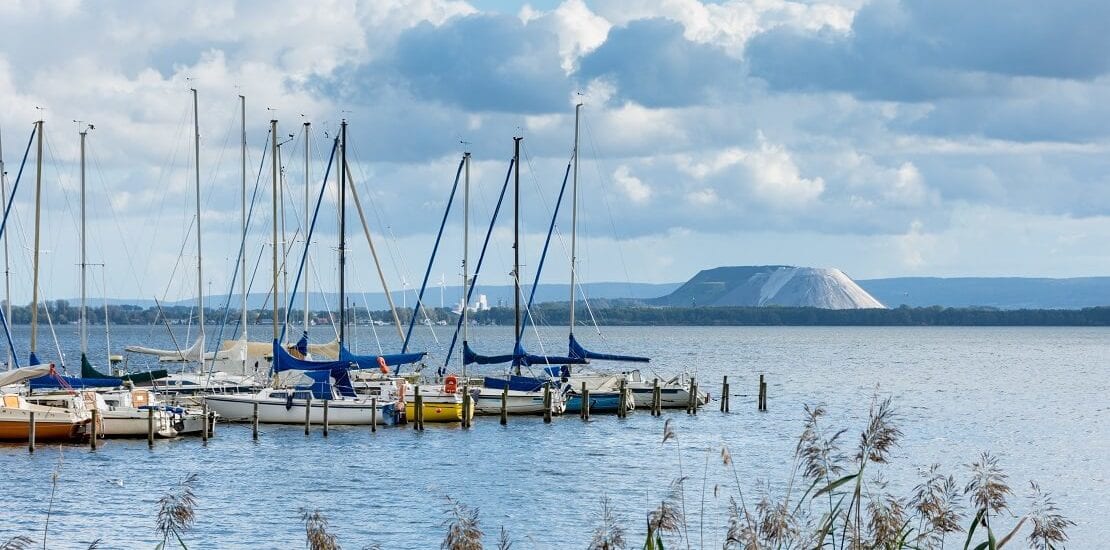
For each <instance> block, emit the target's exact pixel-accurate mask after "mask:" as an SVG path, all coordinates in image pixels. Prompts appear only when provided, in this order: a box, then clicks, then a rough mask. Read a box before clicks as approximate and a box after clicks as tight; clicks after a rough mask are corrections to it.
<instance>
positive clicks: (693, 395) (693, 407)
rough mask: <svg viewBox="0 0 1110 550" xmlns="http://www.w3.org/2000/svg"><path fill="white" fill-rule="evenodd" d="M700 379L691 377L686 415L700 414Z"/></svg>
mask: <svg viewBox="0 0 1110 550" xmlns="http://www.w3.org/2000/svg"><path fill="white" fill-rule="evenodd" d="M697 403H698V379H697V378H694V377H690V398H689V399H687V400H686V414H698V405H697Z"/></svg>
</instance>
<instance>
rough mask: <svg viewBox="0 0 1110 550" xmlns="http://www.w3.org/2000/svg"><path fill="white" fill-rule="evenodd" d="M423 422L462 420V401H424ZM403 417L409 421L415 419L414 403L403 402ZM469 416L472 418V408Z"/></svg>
mask: <svg viewBox="0 0 1110 550" xmlns="http://www.w3.org/2000/svg"><path fill="white" fill-rule="evenodd" d="M423 409H424V411H423V412H424V422H462V419H463V406H462V403H424V404H423ZM405 418H407V419H408V421H409V422H412V421H414V420H415V419H416V403H413V402H412V401H409V402H407V403H405ZM470 418H471V419H473V418H474V408H473V407H471V409H470Z"/></svg>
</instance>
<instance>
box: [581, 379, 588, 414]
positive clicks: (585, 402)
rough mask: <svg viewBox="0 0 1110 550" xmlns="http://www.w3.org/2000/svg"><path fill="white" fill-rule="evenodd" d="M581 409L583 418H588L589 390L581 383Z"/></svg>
mask: <svg viewBox="0 0 1110 550" xmlns="http://www.w3.org/2000/svg"><path fill="white" fill-rule="evenodd" d="M582 411H584V412H585V417H584V419H585V420H589V419H590V390H589V389H587V388H586V384H582Z"/></svg>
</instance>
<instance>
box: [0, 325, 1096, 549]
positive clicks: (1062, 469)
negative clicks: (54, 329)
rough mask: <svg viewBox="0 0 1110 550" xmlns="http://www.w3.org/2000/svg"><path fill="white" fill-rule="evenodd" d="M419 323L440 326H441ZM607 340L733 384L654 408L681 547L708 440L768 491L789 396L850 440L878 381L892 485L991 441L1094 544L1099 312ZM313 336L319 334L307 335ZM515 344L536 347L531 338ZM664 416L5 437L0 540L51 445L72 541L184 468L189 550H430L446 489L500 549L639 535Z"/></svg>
mask: <svg viewBox="0 0 1110 550" xmlns="http://www.w3.org/2000/svg"><path fill="white" fill-rule="evenodd" d="M437 329H438V332H441V333H443V334H439V338H440V341H441V342H444V341H445V340H446V339H449V338H450V335H449V334H447V331H446V330H445V329H443V328H442V327H437ZM254 330H255V332H256V333H257V334H259V335H263V336H264V335H265V334H267V333H268V329H266V327H258V328H257V329H254ZM418 330H419V331H420V332H421V339H422V341H423V347H425V348H427V349H432V350H441V349H442V347H441V345H439V346H437V345H436V344H435V343H434V342H432V341H431V337H430V336H429V335H428V331H427V329H426V328H425V329H418ZM378 331H379V333H380V336H381V337H382V338H386V337H387V331H386V330H384V329H383V328H382V327H379V328H378ZM506 332H510V333H511V330H509V331H506V330H505V329H503V328H495V327H483V328H481V329H477V330H476V331H475V334H473V335H472V338H471V339H472V341H474V342H475V344H474V345H475V347H476V348H477V349H479V350H481V351H486V352H493V351H497V352H503V351H504V350H507V349H508V346H507V345H504V344H503V342H505V340H506V334H505V333H506ZM583 332H588V331H583ZM26 334H27V331H26V327H18V328H17V334H16V336H17V338H18V339H20V340H25V339H26ZM40 334H41V333H40ZM46 334H47V335H49V332H46ZM93 334H94V338H93V340H94V341H93V343H92V345H93V346H94V349H95V350H96V351H97V352H98V353H101V354H103V349H104V343H103V341H102V340H103V338H102V337H99V338H98V337H95V335H97V334H98V331H97V329H94V331H93ZM605 335H606V336H605V341H604V342H602V341H601V340H600V339H599V338H598V337H597V336H596V335H592V337H590V336H591V335H588V334H582V335H581V338H582V339H583V340H585V341H586V342H588V343H587V344H586V345H587V346H588V347H594V348H598V349H599V350H600V349H605V350H613V351H620V352H633V351H635V352H642V353H645V354H648V355H651V356H652V357H653V358H654V361H653V363H652V366H653V367H655V368H657V369H658V370H659V372H660V373H661V374H663V375H666V376H670V375H673V374H674V373H675V372H677V371H679V370H681V369H683V368H686V369H689V370H691V371H693V370H696V371H697V373H698V376H699V378H700V379H701V380H703V381H704V382H703V384H705V385H707V386H709V388H708V389H709V390H710V392H711V393H712V394H713V395H714V400H715V398H716V395H717V394H718V393H719V391H720V380H721V376H722V375H725V374H727V375H728V376H729V379H730V381H731V382H732V388H733V393H734V397H733V400H732V403H733V405H732V408H733V412H732V413H731V414H728V415H723V414H721V413H719V412H717V411H716V402H715V401H714V403H713V404H712V405H711V406H710V407H707V409H705V410H703V412H702V413H701V414H699V415H698V416H696V417H695V416H687V415H686V414H684V413H683V412H682V411H676V412H670V413H665V418H671V419H673V420H674V421H675V423H676V425H677V429H678V432H679V442H680V448H681V460H682V467H683V468H684V469H685V473H687V474H694V476H695V479H696V481H695V482H692V483H691V484H690V485H688V488H687V491H688V493H687V499H688V501H687V502H688V510H689V514H690V519H691V520H692V521H691V524H690V525H691V529H692V530H691V533H690V536H691V538H692V540H693V543H694V546H697V545H698V542H699V540H701V537H702V535H700V534H699V528H698V525H699V520H698V514H697V510H698V509H700V507H701V505H700V501H701V494H702V493H701V490H702V487H701V478H702V475H703V472H704V471H706V464H707V457H709V460H708V475H709V479H710V481H709V483H708V491H707V492H708V496H707V497H706V498H707V501H706V506H705V509H706V517H705V524H706V527H705V530H704V541H705V542H704V546H705V547H714V546H715V547H719V546H720V543H719V540H720V537H721V536H722V535H723V530H724V527H723V525H724V524H725V521H726V520H725V512H724V509H725V506H726V505H727V498H728V493H727V489H723V491H725V492H722V493H721V494H720V496H719V497H718V498H714V497H713V494H712V493H713V491H712V487H713V484H714V483H717V482H720V483H721V485H722V488H726V487H729V486H731V484H732V483H731V476H730V475H729V476H726V474H725V472H724V471H723V470H722V466H721V465H720V460H719V458H718V456H717V453H718V452H719V449H720V446H721V445H722V444H727V445H728V446H729V447H730V448H731V450H732V454H733V458H734V460H735V462H736V464H737V465H738V467H739V471H740V475H741V477H742V482H743V483H744V485H745V489H746V490H748V491H752V492H755V491H757V489H756V488H757V487H760V486H762V485H763V482H764V481H766V482H769V483H770V484H771V487H772V490H781V488H782V486H783V483H784V482H785V480H786V478H787V475H788V473H789V471H790V468H791V460H792V453H793V450H794V445H795V442H796V437H797V435H798V434H799V432H800V430H801V419H802V405H803V404H805V403H824V404H826V405H827V406H828V408H829V412H830V415H829V420H830V422H831V423H833V424H837V425H840V426H843V427H846V428H850V432H849V434H847V435H848V436H849V437H848V438H847V440H846V441H847V443H848V444H854V443H855V442H856V437H857V434H858V432H859V430H860V429H861V428H862V423H863V420H864V417H865V416H866V413H867V405H868V403H869V401H870V397H871V395H873V394H874V393H875V392H876V390H877V391H878V392H880V393H881V394H884V395H885V394H890V395H893V396H895V399H896V403H897V406H898V409H899V411H900V412H901V413H902V427H903V430H904V431H905V433H906V435H905V438H904V439H903V440H902V444H901V446H900V447H899V448H898V450H897V453H896V457H895V460H894V463H893V464H892V465H891V466H890V467H888V468H887V469H886V470H885V472H884V475H885V477H886V479H887V480H889V481H890V482H891V488H892V489H897V490H898V492H899V493H901V494H907V493H908V491H906V490H904V489H905V488H907V487H909V486H912V485H913V484H914V483H915V482H916V477H915V476H916V473H915V472H916V468H917V467H920V466H925V465H928V464H930V463H932V462H939V463H941V464H942V465H943V466H944V467H945V468H946V469H947V470H950V471H952V472H953V473H955V474H956V475H957V478H958V479H960V480H961V483H962V482H963V481H964V480H966V477H967V476H966V470H965V468H964V466H963V465H964V464H966V463H969V462H970V461H971V460H973V459H974V458H975V456H976V454H977V453H978V452H979V451H980V450H991V451H993V452H995V453H997V454H998V455H999V456H1000V457H1001V460H1002V465H1003V466H1004V467H1005V469H1006V471H1007V473H1009V475H1010V478H1011V481H1012V482H1013V485H1014V487H1015V490H1016V493H1017V496H1016V497H1015V498H1014V500H1013V501H1012V502H1013V508H1014V509H1015V510H1017V511H1022V510H1024V509H1025V508H1026V500H1025V494H1026V492H1027V491H1026V488H1027V486H1028V485H1027V482H1028V480H1031V479H1032V480H1037V481H1039V482H1041V484H1042V485H1043V486H1044V487H1046V488H1048V489H1050V490H1051V491H1052V492H1053V493H1054V494H1055V496H1056V498H1057V501H1058V503H1059V505H1060V507H1061V508H1062V510H1063V511H1064V513H1065V514H1067V515H1068V516H1069V517H1070V518H1072V519H1073V520H1075V521H1076V522H1077V523H1078V525H1077V526H1076V527H1074V528H1073V529H1072V530H1071V535H1072V542H1073V544H1072V545H1071V546H1072V547H1075V548H1094V547H1097V546H1099V543H1096V542H1095V541H1096V540H1101V539H1100V538H1096V537H1098V536H1099V535H1101V534H1103V533H1104V532H1105V525H1106V523H1107V522H1108V520H1110V504H1108V503H1107V498H1106V496H1107V495H1110V484H1108V480H1107V475H1108V474H1110V421H1108V420H1107V418H1108V414H1107V413H1108V409H1110V405H1108V399H1107V395H1110V371H1108V367H1107V365H1106V363H1107V361H1106V358H1107V357H1108V354H1107V352H1106V350H1107V349H1108V347H1110V331H1107V330H1106V329H1071V328H1067V329H1058V328H1031V329H1024V328H1018V329H1014V328H612V329H607V330H606V331H605ZM184 336H185V335H184V334H183V333H182V334H179V335H178V338H179V341H184ZM357 336H358V342H359V344H360V345H361V346H362V348H363V349H364V350H365V351H370V350H376V347H375V344H374V338H373V336H372V335H371V334H370V332H369V329H368V328H360V329H358V333H357ZM314 337H315V339H316V340H319V341H323V340H326V339H327V338H328V335H327V332H326V331H325V330H320V331H318V332H315V333H314ZM394 337H395V335H394ZM59 338H61V339H62V340H63V347H64V348H66V349H68V350H69V351H67V353H68V354H70V357H71V359H70V362H72V363H74V364H76V360H75V357H76V355H75V352H74V351H73V349H72V348H73V347H74V346H75V345H76V340H75V338H74V329H73V327H61V328H59ZM112 338H113V348H114V349H116V350H120V349H122V346H123V344H125V343H147V344H154V345H167V346H168V345H169V339H168V337H167V336H166V335H165V331H164V330H152V329H150V328H148V327H120V328H117V329H113V334H112ZM47 341H48V342H49V340H47ZM544 341H545V343H546V344H547V346H548V348H549V349H555V348H557V349H559V350H561V351H565V350H563V349H562V348H563V345H564V342H565V334H564V333H563V331H559V330H551V331H548V332H545V335H544ZM393 342H394V340H389V341H388V342H384V344H385V345H387V346H392V345H394V344H393ZM499 342H500V343H502V344H501V345H498V343H499ZM39 348H40V355H42V356H43V357H44V359H45V358H46V357H51V358H53V357H54V356H55V355H56V354H55V353H53V352H51V351H50V350H52V349H53V343H52V342H51V343H50V344H49V345H43V344H42V343H41V342H40V346H39ZM530 348H531V349H532V350H534V351H537V352H538V351H539V350H538V346H537V345H536V344H535V343H532V344H530ZM23 349H26V348H23ZM387 349H390V348H387ZM442 356H443V352H442V351H439V357H440V358H442ZM441 360H442V359H441ZM99 363H100V364H102V363H103V362H102V361H101V362H99ZM761 373H762V374H766V375H767V377H768V381H769V383H770V390H769V394H770V400H769V406H770V411H769V412H767V413H757V412H756V411H755V408H756V407H755V398H754V393H755V389H756V384H757V380H758V377H759V374H761ZM703 387H704V386H703ZM662 426H663V420H662V419H656V418H652V417H651V416H649V415H648V413H647V412H646V411H638V412H636V413H634V414H633V415H632V416H630V417H629V418H627V419H625V420H617V419H616V418H613V417H605V416H597V417H595V418H594V419H592V420H591V421H590V422H589V423H588V424H584V423H583V422H581V421H580V420H579V419H578V418H577V417H566V418H556V419H555V421H554V422H553V423H552V424H550V425H544V424H543V423H542V421H541V420H540V419H538V418H536V419H532V418H515V417H514V418H512V419H511V420H510V425H509V426H508V427H507V428H503V427H501V426H499V425H498V423H497V421H496V419H489V418H481V419H479V421H478V422H476V424H475V426H474V428H473V429H471V430H469V431H463V430H460V429H458V428H452V427H442V426H432V425H429V426H428V429H427V430H426V431H425V432H423V433H414V432H413V431H412V430H410V429H403V428H398V429H385V430H379V431H378V433H377V434H373V435H372V434H370V433H369V429H363V428H333V431H332V433H331V436H330V437H329V438H328V439H324V438H323V437H322V436H321V435H320V434H319V433H318V431H314V433H313V434H312V435H311V436H310V437H307V438H306V437H305V436H304V435H303V433H302V429H301V428H300V427H275V426H264V427H263V430H264V431H263V433H262V437H261V439H260V441H258V442H253V441H251V438H250V429H249V427H238V426H220V428H219V430H218V432H217V434H216V437H215V438H214V439H213V440H211V441H210V442H209V444H208V446H207V447H204V446H202V445H201V443H200V440H199V439H181V440H177V441H159V442H158V444H157V445H156V447H155V449H154V450H148V449H147V445H146V442H145V440H140V441H121V440H109V441H106V442H105V443H104V445H103V447H102V449H101V450H99V451H97V452H95V453H90V452H89V451H87V450H86V448H85V447H76V446H71V447H62V448H58V447H45V448H41V449H40V450H39V451H37V452H36V453H35V454H34V455H33V456H31V455H28V453H27V452H26V450H25V448H24V447H23V446H22V445H20V446H7V447H2V446H0V472H2V473H0V476H2V477H0V502H3V506H2V507H0V541H3V540H6V539H7V538H9V537H11V536H14V535H16V534H29V535H35V533H38V535H35V536H36V537H38V536H41V533H42V529H43V520H44V518H45V510H46V507H47V501H48V497H49V494H50V487H51V475H52V472H53V471H54V469H55V467H56V466H58V464H59V462H60V463H61V467H60V474H59V478H58V485H57V495H56V497H55V503H54V513H53V516H52V519H51V523H50V540H51V541H53V543H52V544H51V546H52V547H55V546H56V547H62V548H70V547H82V548H83V546H81V545H80V543H81V542H85V543H86V544H87V542H88V541H91V540H93V539H96V538H103V539H104V542H103V543H102V547H105V548H151V547H153V546H154V545H155V544H156V543H157V542H158V541H157V540H156V539H155V532H154V516H155V502H156V500H157V499H158V497H159V496H160V494H161V493H162V492H163V491H164V490H165V489H166V488H167V487H169V486H171V485H172V484H173V483H175V482H176V481H178V480H180V479H182V478H184V477H185V476H186V475H187V474H188V473H192V472H196V473H198V474H199V476H200V477H199V481H198V483H197V486H196V488H197V496H198V501H199V506H198V509H197V524H196V527H195V529H194V530H193V531H192V532H190V533H189V535H188V537H187V539H186V540H187V542H189V543H190V547H196V548H215V547H220V548H229V547H248V546H250V547H273V548H297V547H303V528H302V527H301V525H300V523H299V514H298V509H299V508H301V507H310V508H319V509H320V510H321V511H323V512H324V513H325V514H326V515H327V516H328V518H329V519H330V521H331V525H332V527H333V528H334V531H335V533H337V534H338V536H339V539H340V542H341V543H343V545H344V546H345V547H353V548H359V547H362V546H363V545H366V544H369V543H380V544H382V545H383V546H384V547H385V548H435V547H438V545H439V543H440V541H441V540H442V534H443V529H442V527H441V524H442V522H443V519H444V509H445V497H446V496H451V497H453V498H456V499H458V500H460V501H462V502H465V503H467V504H469V505H472V506H475V507H478V508H479V509H480V511H481V521H482V526H483V528H484V529H485V531H486V533H487V534H488V535H489V539H490V540H491V541H492V540H495V538H496V533H497V532H498V530H499V527H500V526H505V528H506V529H508V531H509V533H510V534H511V536H512V538H513V540H514V541H515V543H516V544H515V545H514V548H583V547H585V546H586V544H587V543H588V541H589V539H590V536H591V532H592V529H593V526H594V524H595V520H596V518H597V517H598V516H599V511H600V500H601V499H602V498H603V497H605V496H607V497H609V498H610V499H611V501H612V504H613V507H614V508H615V510H616V513H617V515H618V517H619V518H620V519H621V520H622V522H623V523H624V525H625V526H626V528H627V529H628V531H629V534H630V537H629V538H630V542H631V543H632V546H636V542H638V541H639V540H642V536H643V535H642V529H643V527H642V526H643V523H644V514H645V513H646V512H647V511H648V510H649V508H650V507H651V506H652V505H653V504H655V503H657V502H658V501H659V499H660V498H662V496H663V494H664V493H665V492H666V489H667V482H668V481H669V480H670V479H672V478H674V477H676V476H678V475H679V454H678V450H677V448H676V446H675V445H673V444H670V443H668V444H667V446H666V447H664V446H662V445H661V444H660V439H661V432H662ZM717 525H720V526H722V527H715V526H717Z"/></svg>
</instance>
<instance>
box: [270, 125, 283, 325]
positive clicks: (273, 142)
mask: <svg viewBox="0 0 1110 550" xmlns="http://www.w3.org/2000/svg"><path fill="white" fill-rule="evenodd" d="M277 123H278V121H277V120H272V119H271V120H270V165H271V167H272V174H271V177H272V180H271V181H272V184H273V186H272V189H271V190H270V193H271V199H272V200H271V202H272V203H273V204H272V205H271V206H272V208H273V211H272V212H271V215H272V219H273V222H274V223H273V235H272V236H273V240H272V241H271V244H272V245H273V247H272V248H273V253H274V254H273V278H274V280H273V286H271V287H270V288H271V289H272V296H273V306H274V307H273V308H271V309H273V310H274V319H273V321H274V341H275V342H276V341H277V339H278V338H279V337H280V336H281V335H280V333H279V332H278V303H277V301H278V160H277Z"/></svg>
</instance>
